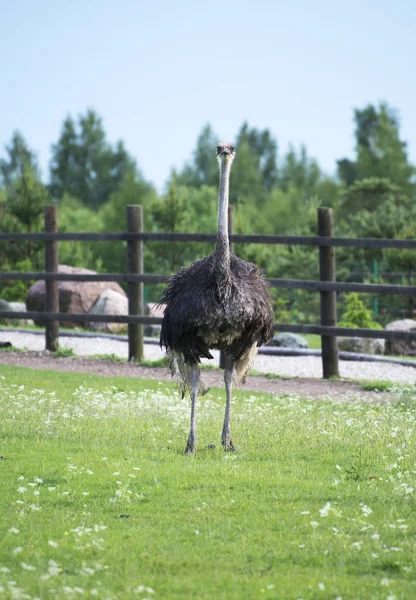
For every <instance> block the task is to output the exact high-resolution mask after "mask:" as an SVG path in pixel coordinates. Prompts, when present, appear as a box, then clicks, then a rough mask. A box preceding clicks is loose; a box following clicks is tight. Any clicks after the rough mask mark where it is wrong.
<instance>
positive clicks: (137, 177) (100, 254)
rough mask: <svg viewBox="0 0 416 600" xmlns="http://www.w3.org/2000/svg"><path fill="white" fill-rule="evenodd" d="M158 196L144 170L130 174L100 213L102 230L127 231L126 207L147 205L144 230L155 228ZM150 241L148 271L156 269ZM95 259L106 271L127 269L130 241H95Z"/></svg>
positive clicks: (146, 256)
mask: <svg viewBox="0 0 416 600" xmlns="http://www.w3.org/2000/svg"><path fill="white" fill-rule="evenodd" d="M156 197H157V194H156V192H155V190H154V189H153V187H152V185H151V184H150V183H149V182H148V181H146V180H145V179H144V178H143V177H142V176H141V174H140V173H138V172H136V173H132V172H129V173H126V175H125V177H124V179H123V181H122V182H121V184H120V186H119V188H118V189H117V190H116V191H115V192H113V193H112V194H110V197H109V199H108V202H106V203H105V204H104V206H102V207H101V209H100V210H99V212H98V219H99V222H100V226H99V227H100V228H99V230H100V231H103V232H112V231H114V232H117V231H126V206H127V205H129V204H139V205H142V206H143V216H144V229H145V231H152V229H153V219H152V210H151V207H152V204H153V202H154V200H155V198H156ZM150 247H151V246H150V245H149V244H145V246H144V249H145V270H146V269H148V270H149V271H150V272H156V271H155V270H154V269H153V268H152V267H153V265H152V262H151V260H149V249H150ZM92 252H93V256H94V257H95V260H96V261H98V260H100V261H101V264H102V269H103V270H104V272H123V271H124V270H125V268H126V243H122V242H117V243H115V244H114V243H111V242H95V243H94V245H93V246H92Z"/></svg>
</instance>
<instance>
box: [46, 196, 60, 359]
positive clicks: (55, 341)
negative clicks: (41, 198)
mask: <svg viewBox="0 0 416 600" xmlns="http://www.w3.org/2000/svg"><path fill="white" fill-rule="evenodd" d="M57 231H58V210H57V207H56V206H55V205H54V204H49V205H47V206H45V232H46V233H57ZM58 262H59V260H58V242H57V241H49V242H45V272H46V273H57V272H58ZM45 312H47V313H50V312H55V313H57V312H59V294H58V282H57V281H45ZM45 345H46V350H50V351H51V352H56V351H57V350H58V348H59V321H46V323H45Z"/></svg>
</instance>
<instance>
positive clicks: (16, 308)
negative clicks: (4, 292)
mask: <svg viewBox="0 0 416 600" xmlns="http://www.w3.org/2000/svg"><path fill="white" fill-rule="evenodd" d="M0 310H4V311H6V310H7V311H13V312H26V304H25V303H24V302H7V301H6V300H3V299H2V298H0ZM3 323H6V324H7V325H15V326H17V325H33V321H32V320H31V319H3Z"/></svg>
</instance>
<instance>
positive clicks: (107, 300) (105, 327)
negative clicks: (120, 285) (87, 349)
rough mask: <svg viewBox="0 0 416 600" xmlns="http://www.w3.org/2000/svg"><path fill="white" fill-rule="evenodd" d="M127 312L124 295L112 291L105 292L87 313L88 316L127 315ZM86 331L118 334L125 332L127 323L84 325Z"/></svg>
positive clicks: (91, 323) (92, 323)
mask: <svg viewBox="0 0 416 600" xmlns="http://www.w3.org/2000/svg"><path fill="white" fill-rule="evenodd" d="M128 311H129V306H128V299H127V298H126V296H125V295H122V294H119V293H118V292H115V291H114V290H111V289H107V290H105V291H104V292H103V293H102V294H101V295H100V296H98V298H97V299H96V301H95V302H94V304H93V305H92V306H91V308H90V309H89V311H88V314H89V315H127V314H128ZM85 327H86V328H87V329H91V330H92V331H102V332H105V333H120V332H123V331H126V330H127V323H96V322H89V323H86V324H85Z"/></svg>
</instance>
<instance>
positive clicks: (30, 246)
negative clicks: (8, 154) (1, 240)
mask: <svg viewBox="0 0 416 600" xmlns="http://www.w3.org/2000/svg"><path fill="white" fill-rule="evenodd" d="M50 201H51V200H50V196H49V193H48V190H47V189H46V187H45V186H44V185H43V184H42V183H41V182H40V181H39V179H38V178H37V177H36V174H35V173H34V172H33V171H32V170H31V169H30V167H29V166H27V165H26V166H24V167H23V173H22V175H21V177H16V178H15V179H14V180H13V182H12V184H11V185H10V186H9V187H8V188H6V190H5V201H4V203H3V218H2V220H1V224H0V231H2V232H4V233H8V232H27V233H31V232H33V231H38V230H39V229H40V228H41V227H42V222H43V214H44V207H45V205H46V204H49V203H50ZM42 249H43V244H41V243H39V242H31V241H28V242H22V243H20V244H2V248H1V254H0V268H1V269H2V270H3V271H13V270H23V271H28V270H29V271H30V270H33V271H37V270H41V268H42V266H43V257H42V255H41V250H42ZM29 285H30V282H24V284H20V283H19V285H18V286H16V285H15V284H14V283H12V282H5V283H4V284H3V285H2V286H1V294H2V295H3V296H4V297H5V298H8V299H10V300H12V299H13V300H15V299H18V298H16V294H17V293H22V294H23V292H25V291H26V289H27V288H28V286H29ZM19 299H22V297H20V298H19Z"/></svg>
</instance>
